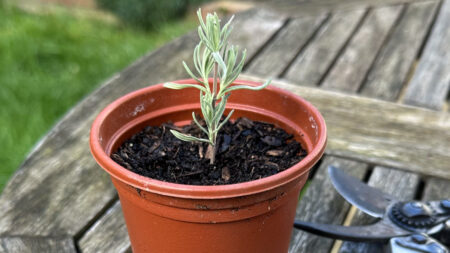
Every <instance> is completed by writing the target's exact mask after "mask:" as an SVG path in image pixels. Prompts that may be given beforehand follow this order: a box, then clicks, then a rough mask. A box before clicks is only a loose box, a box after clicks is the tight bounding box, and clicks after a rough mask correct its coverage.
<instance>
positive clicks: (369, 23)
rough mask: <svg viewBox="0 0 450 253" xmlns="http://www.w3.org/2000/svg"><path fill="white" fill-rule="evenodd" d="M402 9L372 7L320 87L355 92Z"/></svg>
mask: <svg viewBox="0 0 450 253" xmlns="http://www.w3.org/2000/svg"><path fill="white" fill-rule="evenodd" d="M401 11H402V7H401V6H389V7H382V8H377V9H373V10H371V12H370V13H369V14H368V16H367V18H366V19H365V20H364V23H363V24H362V26H361V27H360V29H359V31H358V32H357V33H356V34H355V35H354V37H353V38H352V40H351V41H350V43H349V44H348V45H347V47H346V49H345V51H344V52H343V54H342V55H341V56H340V57H339V59H338V60H337V62H336V64H335V65H334V66H333V68H332V69H331V71H330V73H329V74H328V75H327V77H326V78H325V80H324V81H323V83H322V86H321V87H323V88H326V89H333V90H339V91H345V92H350V93H354V92H356V91H357V90H358V89H359V87H360V85H361V83H362V82H363V80H364V78H365V76H366V73H367V71H369V69H370V67H371V65H372V62H373V61H374V59H375V57H376V55H377V53H378V51H379V49H380V48H381V46H382V45H383V42H384V40H385V39H386V37H387V36H388V34H389V31H390V30H391V28H392V26H393V25H394V24H395V21H396V20H397V18H398V16H399V15H400V13H401Z"/></svg>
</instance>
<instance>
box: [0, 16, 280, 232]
mask: <svg viewBox="0 0 450 253" xmlns="http://www.w3.org/2000/svg"><path fill="white" fill-rule="evenodd" d="M250 14H251V13H247V14H245V15H241V16H239V17H238V18H237V19H238V21H237V23H238V24H253V26H255V25H256V23H255V22H259V23H258V24H259V25H261V24H263V23H264V22H268V23H271V22H276V24H278V25H280V26H281V24H282V23H283V22H281V21H280V22H278V21H277V20H279V19H278V18H277V17H275V18H273V19H270V18H269V15H268V14H261V15H260V16H259V14H251V15H250ZM258 17H260V18H259V19H258ZM269 26H270V25H267V26H265V25H262V27H269ZM239 27H240V26H239ZM270 27H274V29H267V30H261V31H260V32H261V34H260V35H261V38H264V37H266V38H270V34H271V33H273V32H274V30H276V29H275V28H276V27H277V26H276V25H272V26H270ZM235 30H239V29H236V28H235ZM237 34H239V33H237ZM264 34H266V36H265V35H264ZM267 34H268V35H267ZM246 36H247V37H248V35H246ZM246 36H238V39H242V40H243V41H242V42H239V41H237V42H238V44H240V45H242V46H244V47H247V48H248V49H249V51H250V52H252V51H253V52H257V51H258V48H254V47H258V46H261V45H263V44H264V43H265V42H264V41H262V40H259V41H258V42H254V41H252V40H245V39H246V38H247V37H246ZM197 40H198V38H197V35H196V34H195V33H190V34H188V35H186V36H183V37H181V38H178V39H176V40H175V41H173V42H171V43H169V44H167V45H166V46H164V47H163V48H161V49H159V50H157V51H155V52H152V53H150V54H148V55H146V56H144V57H143V58H141V59H140V60H138V61H137V62H135V63H134V64H133V65H132V66H130V67H128V68H127V69H125V70H124V71H122V72H121V73H119V74H117V75H115V76H114V77H112V78H111V79H110V80H108V81H107V82H106V83H104V84H103V85H102V86H101V87H100V88H98V89H97V90H96V91H94V92H93V93H92V94H91V95H90V96H88V97H87V98H86V99H84V100H83V101H82V102H81V103H79V104H78V105H77V106H75V107H74V108H73V109H72V110H71V111H70V112H69V113H68V114H67V115H65V116H64V118H63V119H62V120H61V121H60V122H59V123H58V124H57V125H56V126H55V127H54V128H53V129H52V130H51V131H50V132H49V133H48V134H47V136H45V137H44V139H43V140H42V141H41V142H40V143H39V144H38V145H37V146H36V147H35V149H34V150H33V151H32V152H31V154H30V155H29V156H28V158H27V159H26V161H25V162H24V164H23V165H22V166H21V168H20V169H19V170H18V171H17V172H16V173H15V174H14V176H13V177H12V178H11V180H10V181H9V183H8V184H7V186H6V187H5V189H4V191H3V194H2V195H1V196H0V217H1V218H0V234H3V235H4V234H14V235H30V236H37V235H39V236H48V235H54V236H57V235H61V234H63V235H71V236H74V235H77V234H78V233H79V232H80V231H83V230H84V229H85V228H86V226H87V225H88V224H90V223H91V222H92V221H93V220H94V219H95V218H96V217H97V215H99V214H100V213H101V212H102V210H103V208H104V207H105V206H107V205H108V204H109V203H110V202H111V201H113V200H114V198H115V197H116V193H115V190H114V188H113V186H112V184H111V183H110V180H109V177H108V175H107V174H106V173H105V172H103V171H102V170H101V169H100V168H99V167H98V166H97V165H96V163H95V161H94V160H93V159H92V158H91V155H90V154H89V145H88V136H89V128H90V125H91V123H92V121H93V119H94V117H95V116H96V115H97V114H98V113H99V111H100V110H101V109H102V108H103V107H104V106H106V105H107V104H108V103H110V102H111V101H112V100H114V99H116V98H117V97H119V96H121V95H124V94H125V93H127V92H130V91H132V90H135V89H138V88H142V87H145V86H148V85H151V84H156V83H160V82H163V81H170V80H174V79H181V78H185V77H187V74H186V73H185V72H184V69H183V68H182V65H181V62H182V60H186V61H188V62H190V59H191V55H192V50H193V48H194V46H195V44H196V42H197Z"/></svg>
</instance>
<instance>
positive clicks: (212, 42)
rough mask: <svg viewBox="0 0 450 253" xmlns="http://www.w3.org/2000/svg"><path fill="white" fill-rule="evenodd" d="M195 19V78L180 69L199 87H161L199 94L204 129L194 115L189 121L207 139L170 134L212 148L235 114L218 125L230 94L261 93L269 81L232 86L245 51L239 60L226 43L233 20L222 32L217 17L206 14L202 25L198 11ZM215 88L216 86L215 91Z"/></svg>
mask: <svg viewBox="0 0 450 253" xmlns="http://www.w3.org/2000/svg"><path fill="white" fill-rule="evenodd" d="M197 15H198V19H199V21H200V25H199V27H198V35H199V37H200V42H199V43H198V45H197V46H196V47H195V49H194V56H193V58H194V66H195V71H196V72H197V74H198V75H195V74H194V73H193V72H192V70H191V69H190V68H189V67H188V66H187V64H186V63H185V62H184V61H183V66H184V68H185V69H186V72H187V73H188V74H189V75H190V76H191V77H192V78H193V79H194V80H196V81H197V82H198V84H178V83H165V84H164V86H165V87H167V88H171V89H185V88H197V89H199V90H200V105H201V111H202V114H203V118H204V120H205V122H206V128H205V127H203V126H202V125H201V124H200V123H199V121H198V120H197V118H196V117H195V114H194V112H192V118H193V120H194V122H195V123H196V125H197V126H198V127H199V128H200V129H201V130H202V131H203V132H205V133H206V134H207V136H208V139H203V138H197V137H194V136H190V135H186V134H182V133H180V132H178V131H175V130H171V132H172V133H173V135H175V136H176V137H177V138H179V139H181V140H183V141H202V142H207V143H209V144H210V145H212V146H213V147H214V146H215V144H216V137H217V133H218V131H219V130H220V128H221V127H222V126H223V125H224V124H225V123H226V122H227V121H228V120H229V118H230V117H231V115H232V114H233V112H234V110H232V111H230V113H229V114H228V116H227V117H226V118H225V119H224V120H223V121H222V122H221V121H220V119H221V118H222V115H223V113H224V111H225V106H226V103H227V99H228V97H229V95H230V92H231V91H233V90H238V89H249V90H261V89H263V88H265V87H266V86H267V85H269V83H270V80H268V81H267V82H266V83H264V84H263V85H260V86H257V87H254V86H248V85H232V83H233V82H234V81H235V80H236V78H238V76H239V74H240V73H241V71H242V67H243V66H244V62H245V56H246V50H244V51H243V53H242V54H241V56H240V57H239V50H238V48H237V47H235V46H233V45H228V43H227V40H228V37H229V35H230V32H231V27H230V24H231V21H232V20H233V17H231V19H230V20H229V21H228V22H227V23H226V24H225V25H224V26H223V27H222V28H221V27H220V19H219V17H218V16H217V14H216V13H214V14H209V13H208V14H207V16H206V21H205V22H204V21H203V18H202V16H201V10H200V9H199V10H198V11H197ZM239 58H240V59H239ZM211 72H213V90H212V91H211V88H210V85H209V83H208V78H209V77H210V76H211ZM217 84H219V87H218V88H219V89H218V90H217Z"/></svg>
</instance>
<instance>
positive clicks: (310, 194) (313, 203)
mask: <svg viewBox="0 0 450 253" xmlns="http://www.w3.org/2000/svg"><path fill="white" fill-rule="evenodd" d="M329 165H334V166H337V167H339V168H342V169H343V170H344V171H345V172H347V173H349V174H350V175H353V176H355V177H357V178H363V177H364V175H365V173H366V170H367V165H366V164H364V163H359V162H355V161H350V160H345V159H340V158H336V157H330V156H327V157H325V158H324V159H323V162H322V164H321V165H320V167H319V169H318V171H317V172H316V174H315V176H314V178H313V180H312V181H311V183H310V184H309V186H308V188H307V190H306V193H305V195H303V197H302V199H301V200H300V202H299V205H298V207H297V214H296V217H295V218H296V219H299V220H304V221H310V222H318V223H331V224H340V223H341V222H342V221H343V220H344V218H345V213H346V212H347V210H348V209H349V207H350V204H348V203H347V202H346V201H345V200H344V199H343V198H342V197H341V196H340V195H339V193H337V192H336V190H334V188H333V186H332V183H331V181H330V178H329V177H328V171H327V167H328V166H329ZM332 244H333V240H332V239H328V238H325V237H320V236H316V235H313V234H310V233H306V232H304V231H300V230H294V231H293V233H292V237H291V245H290V248H289V252H291V253H294V252H328V251H329V250H330V248H331V246H332Z"/></svg>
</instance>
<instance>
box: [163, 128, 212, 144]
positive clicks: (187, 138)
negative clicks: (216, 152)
mask: <svg viewBox="0 0 450 253" xmlns="http://www.w3.org/2000/svg"><path fill="white" fill-rule="evenodd" d="M170 132H171V133H172V134H173V135H174V136H175V137H177V138H178V139H180V140H182V141H201V142H207V143H210V141H209V140H207V139H203V138H197V137H194V136H191V135H187V134H182V133H180V132H178V131H176V130H170Z"/></svg>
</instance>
